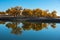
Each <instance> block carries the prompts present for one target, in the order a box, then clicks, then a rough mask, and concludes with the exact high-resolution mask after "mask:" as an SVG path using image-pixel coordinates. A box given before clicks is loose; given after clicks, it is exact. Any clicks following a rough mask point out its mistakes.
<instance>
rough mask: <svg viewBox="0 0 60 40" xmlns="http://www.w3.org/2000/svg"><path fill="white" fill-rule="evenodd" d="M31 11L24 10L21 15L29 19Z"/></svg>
mask: <svg viewBox="0 0 60 40" xmlns="http://www.w3.org/2000/svg"><path fill="white" fill-rule="evenodd" d="M32 12H33V11H32V10H30V9H24V10H23V12H22V15H24V16H27V17H31V16H32V15H33V13H32Z"/></svg>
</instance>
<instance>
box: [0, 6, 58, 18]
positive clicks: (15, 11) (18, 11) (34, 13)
mask: <svg viewBox="0 0 60 40" xmlns="http://www.w3.org/2000/svg"><path fill="white" fill-rule="evenodd" d="M0 15H11V16H14V17H17V16H26V17H49V18H56V17H57V12H56V11H55V10H54V11H52V12H49V11H48V10H42V9H39V8H37V9H33V10H31V9H23V8H22V7H19V6H16V7H12V8H10V9H8V10H6V11H5V12H0Z"/></svg>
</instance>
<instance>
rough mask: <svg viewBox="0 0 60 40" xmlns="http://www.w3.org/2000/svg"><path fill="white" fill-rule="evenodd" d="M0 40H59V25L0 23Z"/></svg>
mask: <svg viewBox="0 0 60 40" xmlns="http://www.w3.org/2000/svg"><path fill="white" fill-rule="evenodd" d="M0 40H60V23H40V22H4V21H0Z"/></svg>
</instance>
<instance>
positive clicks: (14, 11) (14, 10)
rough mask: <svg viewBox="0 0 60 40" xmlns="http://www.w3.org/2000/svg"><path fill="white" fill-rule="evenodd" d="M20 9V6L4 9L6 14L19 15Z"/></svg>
mask: <svg viewBox="0 0 60 40" xmlns="http://www.w3.org/2000/svg"><path fill="white" fill-rule="evenodd" d="M21 10H22V8H21V7H14V8H11V9H8V10H6V13H8V15H13V16H19V15H20V13H21Z"/></svg>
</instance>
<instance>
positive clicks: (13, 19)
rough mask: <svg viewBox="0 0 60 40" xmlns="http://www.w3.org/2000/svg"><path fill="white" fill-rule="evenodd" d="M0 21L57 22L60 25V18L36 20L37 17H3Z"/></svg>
mask: <svg viewBox="0 0 60 40" xmlns="http://www.w3.org/2000/svg"><path fill="white" fill-rule="evenodd" d="M0 21H28V22H57V23H60V18H44V17H40V18H35V17H33V18H32V17H30V18H29V17H27V18H26V17H2V18H0Z"/></svg>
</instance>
